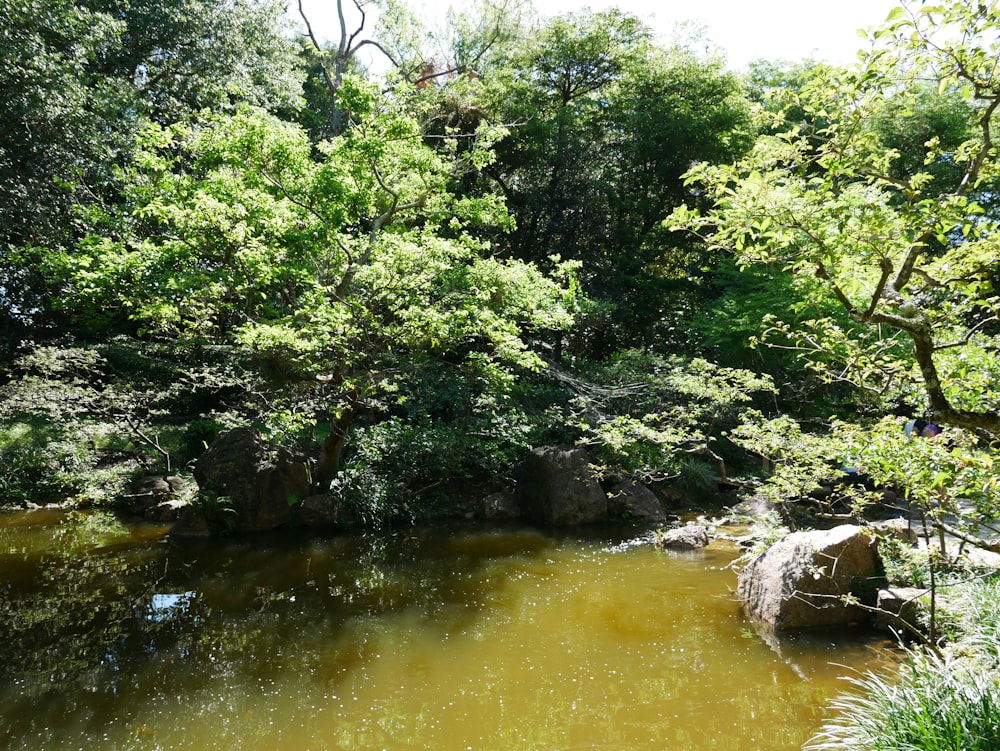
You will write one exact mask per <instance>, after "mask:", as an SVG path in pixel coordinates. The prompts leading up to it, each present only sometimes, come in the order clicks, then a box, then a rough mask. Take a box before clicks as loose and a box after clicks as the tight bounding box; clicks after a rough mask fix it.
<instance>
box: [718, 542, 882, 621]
mask: <svg viewBox="0 0 1000 751" xmlns="http://www.w3.org/2000/svg"><path fill="white" fill-rule="evenodd" d="M880 570H881V565H880V561H879V558H878V551H877V546H876V544H875V538H874V537H873V536H872V535H871V534H869V533H868V532H866V531H864V530H862V529H861V528H860V527H857V526H854V525H851V524H844V525H841V526H839V527H835V528H833V529H829V530H817V531H812V532H795V533H793V534H790V535H788V536H787V537H785V538H784V539H783V540H780V541H779V542H777V543H775V544H774V545H772V546H771V547H770V548H768V549H767V550H765V551H764V552H763V553H761V554H760V555H759V556H757V557H756V558H755V559H753V560H752V561H751V562H750V564H749V565H748V566H747V567H746V568H744V569H743V571H742V572H740V577H739V587H738V594H739V598H740V600H741V601H742V602H743V607H744V608H745V610H746V611H747V613H748V614H749V615H750V616H751V617H753V618H755V619H757V620H759V621H762V622H763V623H765V624H766V625H768V626H770V627H772V628H774V629H775V630H778V631H787V630H794V629H802V628H811V627H814V626H836V625H846V624H849V623H855V622H859V621H862V620H865V619H866V618H867V617H868V614H867V612H866V611H865V610H864V609H863V608H861V607H858V606H857V605H853V604H850V603H848V602H845V599H844V598H845V596H847V595H854V596H857V597H859V599H860V600H861V601H862V602H864V604H866V605H873V604H874V594H875V592H876V591H877V586H875V585H876V580H877V579H878V577H879V573H880ZM869 600H870V601H869Z"/></svg>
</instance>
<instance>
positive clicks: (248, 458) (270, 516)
mask: <svg viewBox="0 0 1000 751" xmlns="http://www.w3.org/2000/svg"><path fill="white" fill-rule="evenodd" d="M194 477H195V479H196V480H197V481H198V486H199V487H200V488H201V489H202V490H203V491H209V492H210V493H214V494H215V495H216V496H218V497H220V498H223V497H224V498H225V499H227V500H225V502H224V505H225V506H227V507H228V508H231V509H232V510H233V511H234V512H235V518H234V529H235V530H246V531H251V530H263V529H274V528H275V527H279V526H281V525H282V524H284V523H286V522H287V521H289V519H290V518H291V517H292V513H293V507H294V506H295V505H296V504H297V503H298V502H299V501H300V500H301V499H303V498H306V497H307V496H308V495H309V492H310V476H309V462H308V459H307V458H306V457H305V456H303V455H301V454H297V453H295V452H294V451H292V450H291V449H289V448H285V447H284V446H278V445H277V444H273V443H268V442H267V441H265V440H264V439H263V438H261V436H260V434H259V433H258V432H257V431H256V430H253V429H252V428H236V429H235V430H229V431H227V432H225V433H222V434H220V435H219V437H218V438H217V439H216V440H215V441H214V442H213V443H212V445H211V446H209V447H208V449H207V450H206V451H205V453H204V454H202V455H201V457H199V458H198V461H197V462H196V464H195V469H194Z"/></svg>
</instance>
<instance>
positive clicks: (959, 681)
mask: <svg viewBox="0 0 1000 751" xmlns="http://www.w3.org/2000/svg"><path fill="white" fill-rule="evenodd" d="M850 680H851V682H852V684H854V687H855V689H857V693H853V694H850V695H847V696H842V697H840V698H839V699H837V700H836V701H835V702H834V703H833V709H835V710H837V711H838V712H839V713H840V716H839V717H838V718H837V719H835V720H833V721H832V722H830V723H828V724H827V725H826V726H825V727H824V728H823V731H822V732H821V733H820V734H819V735H818V736H817V737H816V738H814V739H813V740H812V741H811V742H810V743H809V744H808V745H807V746H806V749H807V751H909V750H911V749H912V751H996V749H998V748H1000V682H998V680H997V678H996V677H995V675H994V674H993V672H992V671H988V670H985V669H983V667H982V666H980V665H978V664H976V663H974V662H970V661H968V660H960V659H954V658H946V657H941V656H938V655H936V654H933V653H923V652H912V653H910V654H909V656H908V660H907V662H906V664H905V665H904V666H903V667H902V668H901V670H900V672H899V676H898V680H895V681H894V680H889V679H886V678H883V677H880V676H877V675H875V674H873V673H868V674H866V675H864V676H861V677H859V678H851V679H850Z"/></svg>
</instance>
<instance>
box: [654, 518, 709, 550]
mask: <svg viewBox="0 0 1000 751" xmlns="http://www.w3.org/2000/svg"><path fill="white" fill-rule="evenodd" d="M708 543H709V537H708V528H707V527H705V526H704V525H703V524H685V525H684V526H683V527H677V528H675V529H668V530H666V531H665V532H662V533H658V534H657V535H656V540H655V542H654V544H655V546H656V547H658V548H660V549H661V550H663V549H673V550H697V549H698V548H703V547H705V546H706V545H708Z"/></svg>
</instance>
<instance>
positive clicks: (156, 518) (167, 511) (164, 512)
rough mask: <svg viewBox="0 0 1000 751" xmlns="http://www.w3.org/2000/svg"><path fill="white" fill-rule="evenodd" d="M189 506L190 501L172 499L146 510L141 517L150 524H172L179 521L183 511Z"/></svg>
mask: <svg viewBox="0 0 1000 751" xmlns="http://www.w3.org/2000/svg"><path fill="white" fill-rule="evenodd" d="M190 505H191V502H190V501H186V500H181V499H180V498H172V499H170V500H167V501H160V502H159V503H157V504H156V505H155V506H151V507H150V508H147V509H146V511H145V513H144V514H143V516H145V517H146V518H147V519H148V520H149V521H152V522H173V521H177V520H178V519H180V518H181V515H182V514H183V513H184V511H185V509H187V508H188V507H189V506H190Z"/></svg>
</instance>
